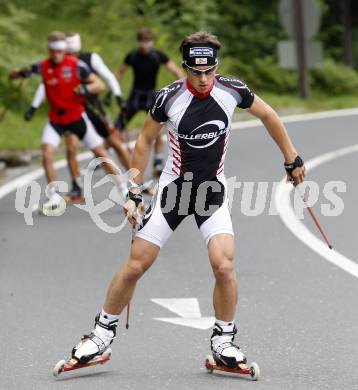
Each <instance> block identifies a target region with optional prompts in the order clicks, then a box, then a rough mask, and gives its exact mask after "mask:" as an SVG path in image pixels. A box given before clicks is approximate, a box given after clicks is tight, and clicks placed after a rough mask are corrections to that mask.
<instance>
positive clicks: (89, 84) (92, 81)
mask: <svg viewBox="0 0 358 390" xmlns="http://www.w3.org/2000/svg"><path fill="white" fill-rule="evenodd" d="M86 88H87V90H88V92H89V93H90V94H93V95H97V94H98V93H100V92H102V91H103V90H104V88H105V86H104V83H103V82H102V80H101V79H100V78H99V77H97V76H96V75H95V74H94V73H91V74H90V75H89V77H88V79H87V80H86Z"/></svg>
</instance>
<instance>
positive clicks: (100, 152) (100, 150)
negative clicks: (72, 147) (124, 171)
mask: <svg viewBox="0 0 358 390" xmlns="http://www.w3.org/2000/svg"><path fill="white" fill-rule="evenodd" d="M92 152H93V153H94V155H95V156H96V157H103V158H106V159H109V160H111V161H112V159H111V158H110V156H109V154H108V153H107V151H106V149H105V148H104V146H103V145H99V146H97V147H95V148H94V149H92ZM103 167H104V169H105V170H106V172H107V173H110V174H112V175H118V169H117V167H116V165H115V164H114V163H110V162H103Z"/></svg>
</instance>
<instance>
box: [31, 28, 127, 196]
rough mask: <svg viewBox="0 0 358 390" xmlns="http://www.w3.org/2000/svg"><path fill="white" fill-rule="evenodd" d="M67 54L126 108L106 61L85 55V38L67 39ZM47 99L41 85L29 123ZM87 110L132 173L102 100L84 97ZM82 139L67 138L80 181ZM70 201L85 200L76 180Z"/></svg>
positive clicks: (70, 158)
mask: <svg viewBox="0 0 358 390" xmlns="http://www.w3.org/2000/svg"><path fill="white" fill-rule="evenodd" d="M66 43H67V49H66V50H67V53H68V54H71V55H74V56H76V57H77V58H79V59H80V60H81V61H83V62H84V63H85V64H86V65H87V66H88V68H89V70H90V71H91V73H94V74H96V75H98V76H100V77H101V78H102V79H103V80H105V81H106V83H107V85H108V86H109V88H110V89H111V91H112V92H113V94H114V95H115V98H116V101H117V103H118V105H120V106H121V105H122V103H123V100H122V97H121V88H120V86H119V83H118V81H117V79H116V77H115V76H114V74H113V73H112V72H111V71H110V70H109V69H108V67H107V66H106V64H105V63H104V62H103V60H102V58H101V57H100V56H99V55H98V54H97V53H91V52H83V51H81V47H82V45H81V37H80V35H79V34H76V33H70V34H67V35H66ZM44 99H45V87H44V85H43V83H41V84H40V85H39V86H38V88H37V90H36V93H35V96H34V99H33V101H32V104H31V107H30V108H29V109H28V110H27V111H26V113H25V115H24V117H25V120H27V121H28V120H31V118H32V116H33V115H34V113H35V112H36V110H37V109H38V107H39V106H40V104H41V103H42V101H43V100H44ZM83 99H84V108H85V111H86V114H87V116H88V118H89V120H90V121H91V122H92V124H93V125H94V128H95V130H96V131H97V133H98V134H99V135H100V136H101V137H103V138H104V139H105V140H106V141H107V143H108V145H109V146H111V147H112V148H113V149H114V150H115V152H116V154H117V156H118V159H119V161H120V162H121V163H122V165H123V166H124V168H126V169H129V167H130V157H129V153H128V151H127V149H126V147H125V146H124V145H123V142H122V141H121V138H120V133H119V132H118V131H117V130H116V129H115V127H114V126H112V124H111V123H110V120H109V119H108V118H107V115H106V112H105V110H104V108H103V106H102V103H101V101H100V99H99V97H98V94H95V93H88V94H87V96H85V97H83ZM78 144H79V139H78V137H77V136H76V135H75V134H69V135H68V136H67V137H66V146H67V161H68V165H69V167H71V170H72V171H73V172H75V176H76V178H77V177H79V175H80V171H79V165H78V162H77V158H76V154H77V149H78ZM68 196H69V198H71V199H74V198H80V197H81V196H82V188H81V184H80V183H79V180H77V179H75V180H73V181H72V189H71V191H70V192H69V194H68Z"/></svg>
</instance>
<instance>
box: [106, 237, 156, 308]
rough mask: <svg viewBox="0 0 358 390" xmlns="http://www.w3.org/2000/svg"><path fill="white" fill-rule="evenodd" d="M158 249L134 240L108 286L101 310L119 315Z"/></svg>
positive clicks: (148, 243) (139, 240)
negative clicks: (125, 259)
mask: <svg viewBox="0 0 358 390" xmlns="http://www.w3.org/2000/svg"><path fill="white" fill-rule="evenodd" d="M159 250H160V248H159V247H158V246H157V245H154V244H152V243H151V242H149V241H146V240H143V239H141V238H139V237H138V238H136V239H135V240H134V242H133V244H132V249H131V253H130V256H129V259H128V260H127V261H126V263H125V264H124V265H123V267H122V268H121V269H120V270H119V271H118V272H117V273H116V274H115V275H114V278H113V279H112V282H111V284H110V286H109V289H108V292H107V297H106V300H105V303H104V306H103V309H104V311H105V312H107V313H111V314H120V313H121V312H122V310H123V309H124V308H125V306H126V305H127V304H128V302H129V301H130V299H131V298H132V296H133V293H134V290H135V287H136V284H137V281H138V279H139V278H140V277H141V276H142V275H143V274H144V272H145V271H147V269H148V268H149V267H150V266H151V265H152V264H153V263H154V261H155V259H156V258H157V255H158V253H159Z"/></svg>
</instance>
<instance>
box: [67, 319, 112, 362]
mask: <svg viewBox="0 0 358 390" xmlns="http://www.w3.org/2000/svg"><path fill="white" fill-rule="evenodd" d="M117 324H118V319H117V320H113V321H109V320H106V319H105V318H103V317H102V318H101V319H100V314H98V315H97V316H96V318H95V327H94V329H93V331H92V332H91V333H90V334H89V335H84V336H83V337H82V339H81V341H80V342H79V343H78V344H77V345H76V346H75V347H74V348H73V349H72V359H75V360H77V362H78V364H86V363H88V362H89V361H90V360H92V359H94V358H96V357H98V356H101V355H102V354H103V353H104V352H105V351H106V350H107V349H108V347H109V346H110V345H111V344H112V342H113V340H114V339H115V338H116V328H117Z"/></svg>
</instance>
